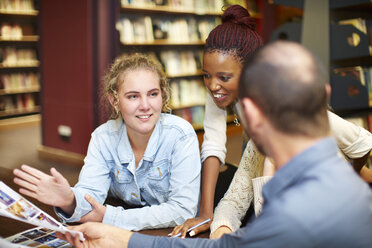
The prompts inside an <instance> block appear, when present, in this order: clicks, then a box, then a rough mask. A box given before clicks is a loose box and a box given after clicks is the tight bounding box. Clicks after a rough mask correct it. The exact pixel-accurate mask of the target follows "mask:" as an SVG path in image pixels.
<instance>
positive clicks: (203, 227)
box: [168, 216, 211, 238]
mask: <svg viewBox="0 0 372 248" xmlns="http://www.w3.org/2000/svg"><path fill="white" fill-rule="evenodd" d="M207 219H208V218H204V217H200V216H199V217H196V218H192V219H188V220H186V221H185V223H183V224H182V225H179V226H176V227H175V228H174V229H173V231H172V232H171V233H170V234H168V236H174V235H177V234H178V233H181V236H180V237H181V238H185V237H186V234H187V230H188V229H189V228H190V227H193V226H195V225H197V224H199V223H201V222H203V221H205V220H207ZM210 226H211V222H210V221H209V222H207V223H205V224H204V225H201V226H199V227H197V228H195V229H194V230H192V231H191V232H190V233H189V235H190V236H191V237H192V236H195V235H197V234H199V233H201V232H205V231H207V230H208V229H209V227H210Z"/></svg>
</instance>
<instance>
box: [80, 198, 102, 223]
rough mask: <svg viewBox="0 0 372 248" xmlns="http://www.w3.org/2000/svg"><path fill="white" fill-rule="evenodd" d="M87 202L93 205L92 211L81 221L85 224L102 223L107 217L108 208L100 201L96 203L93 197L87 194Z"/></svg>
mask: <svg viewBox="0 0 372 248" xmlns="http://www.w3.org/2000/svg"><path fill="white" fill-rule="evenodd" d="M85 200H87V201H88V202H89V204H90V205H92V208H93V209H92V211H90V212H89V213H87V214H86V215H84V216H83V217H82V218H81V219H80V221H81V222H83V223H85V222H102V220H103V217H104V216H105V212H106V207H105V206H104V205H102V204H100V203H99V202H98V201H96V200H95V199H94V198H93V197H91V196H90V195H88V194H86V195H85Z"/></svg>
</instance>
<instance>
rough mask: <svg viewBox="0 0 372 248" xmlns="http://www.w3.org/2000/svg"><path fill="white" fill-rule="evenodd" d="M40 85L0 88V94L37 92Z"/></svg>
mask: <svg viewBox="0 0 372 248" xmlns="http://www.w3.org/2000/svg"><path fill="white" fill-rule="evenodd" d="M39 91H40V86H39V85H36V86H32V87H21V88H15V89H12V88H10V89H0V95H11V94H20V93H33V92H39Z"/></svg>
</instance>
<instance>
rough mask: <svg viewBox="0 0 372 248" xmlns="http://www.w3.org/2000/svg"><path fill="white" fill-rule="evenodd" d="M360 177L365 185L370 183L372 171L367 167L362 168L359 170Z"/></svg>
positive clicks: (371, 181)
mask: <svg viewBox="0 0 372 248" xmlns="http://www.w3.org/2000/svg"><path fill="white" fill-rule="evenodd" d="M360 176H361V178H363V180H364V181H366V182H367V183H372V170H371V169H369V168H368V167H367V166H363V167H362V169H361V170H360Z"/></svg>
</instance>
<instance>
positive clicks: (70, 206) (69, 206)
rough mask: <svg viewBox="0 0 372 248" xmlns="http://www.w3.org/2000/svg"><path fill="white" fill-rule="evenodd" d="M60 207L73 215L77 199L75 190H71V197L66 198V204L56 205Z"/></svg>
mask: <svg viewBox="0 0 372 248" xmlns="http://www.w3.org/2000/svg"><path fill="white" fill-rule="evenodd" d="M56 207H59V208H60V209H61V210H62V211H63V212H64V213H66V214H67V215H69V216H71V215H72V214H73V213H74V211H75V208H76V199H75V195H74V192H73V191H72V190H71V192H70V195H69V197H68V198H67V199H66V200H65V204H64V205H61V206H56Z"/></svg>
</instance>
